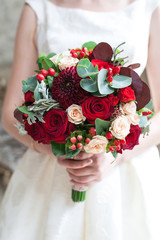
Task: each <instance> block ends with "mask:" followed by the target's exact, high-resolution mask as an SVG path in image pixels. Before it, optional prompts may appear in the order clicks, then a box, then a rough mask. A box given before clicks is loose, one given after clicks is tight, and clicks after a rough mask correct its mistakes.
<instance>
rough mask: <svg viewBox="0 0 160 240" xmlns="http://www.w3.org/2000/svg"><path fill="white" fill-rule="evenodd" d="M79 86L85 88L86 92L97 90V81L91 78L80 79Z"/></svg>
mask: <svg viewBox="0 0 160 240" xmlns="http://www.w3.org/2000/svg"><path fill="white" fill-rule="evenodd" d="M80 85H81V87H82V88H83V89H84V90H86V91H87V92H91V93H92V92H97V91H98V87H97V82H96V81H92V80H91V79H88V78H85V79H82V80H81V81H80Z"/></svg>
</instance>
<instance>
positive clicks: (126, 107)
mask: <svg viewBox="0 0 160 240" xmlns="http://www.w3.org/2000/svg"><path fill="white" fill-rule="evenodd" d="M120 109H122V111H123V113H125V114H135V113H136V109H137V106H136V104H135V102H133V101H131V102H129V103H126V104H121V105H120Z"/></svg>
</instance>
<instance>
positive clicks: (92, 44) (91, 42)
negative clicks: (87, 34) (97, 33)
mask: <svg viewBox="0 0 160 240" xmlns="http://www.w3.org/2000/svg"><path fill="white" fill-rule="evenodd" d="M96 45H97V43H95V42H93V41H90V42H86V43H84V44H83V45H82V48H84V47H86V48H87V49H88V51H92V50H93V49H94V48H95V46H96Z"/></svg>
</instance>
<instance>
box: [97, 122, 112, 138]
mask: <svg viewBox="0 0 160 240" xmlns="http://www.w3.org/2000/svg"><path fill="white" fill-rule="evenodd" d="M95 125H96V134H97V135H101V134H102V133H103V132H104V131H108V130H109V127H110V125H111V124H110V122H109V121H105V120H102V119H99V118H97V119H96V120H95Z"/></svg>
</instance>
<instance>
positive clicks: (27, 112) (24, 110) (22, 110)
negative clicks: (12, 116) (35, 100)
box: [17, 105, 30, 114]
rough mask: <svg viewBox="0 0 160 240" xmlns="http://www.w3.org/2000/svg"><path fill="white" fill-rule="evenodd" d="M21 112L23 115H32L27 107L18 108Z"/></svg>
mask: <svg viewBox="0 0 160 240" xmlns="http://www.w3.org/2000/svg"><path fill="white" fill-rule="evenodd" d="M17 108H18V110H19V111H21V112H22V113H26V114H30V112H29V111H28V109H27V106H26V105H23V106H22V107H17Z"/></svg>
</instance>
